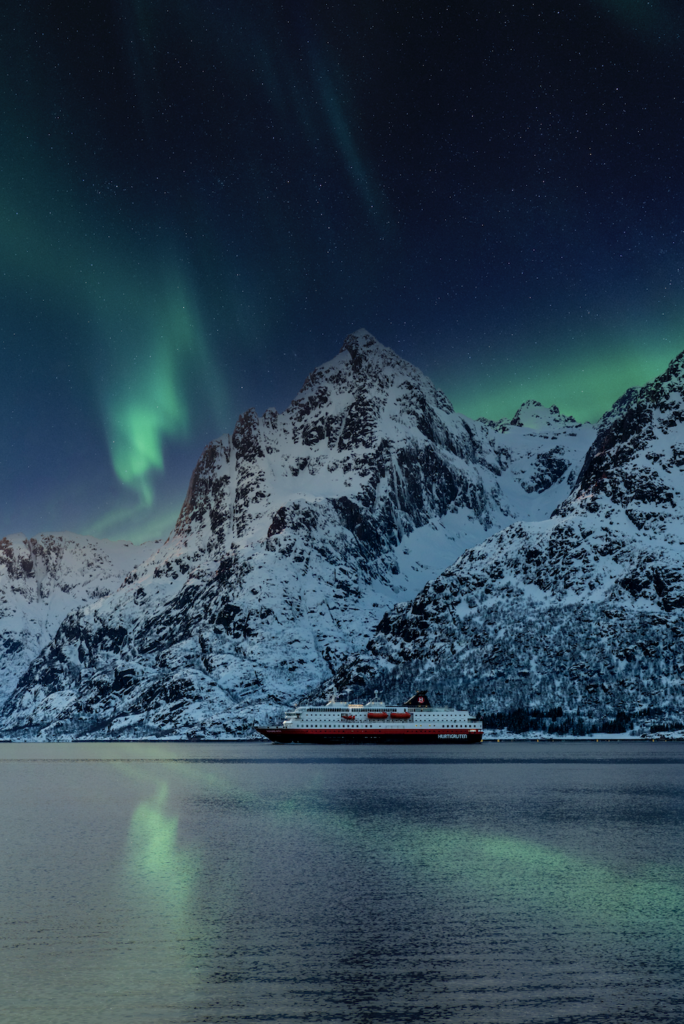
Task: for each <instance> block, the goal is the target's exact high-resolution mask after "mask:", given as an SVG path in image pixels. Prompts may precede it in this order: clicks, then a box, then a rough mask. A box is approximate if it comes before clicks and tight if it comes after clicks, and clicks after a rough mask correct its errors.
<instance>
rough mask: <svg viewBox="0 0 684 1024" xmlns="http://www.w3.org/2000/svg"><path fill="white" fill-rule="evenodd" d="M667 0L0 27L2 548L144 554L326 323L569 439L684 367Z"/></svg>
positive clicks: (201, 15)
mask: <svg viewBox="0 0 684 1024" xmlns="http://www.w3.org/2000/svg"><path fill="white" fill-rule="evenodd" d="M682 7H683V5H682V3H681V0H584V2H582V3H580V2H574V0H563V3H560V2H557V3H551V2H546V0H538V2H536V3H529V2H518V3H507V2H496V3H494V2H489V0H479V2H477V3H470V2H463V0H459V2H453V3H451V4H446V3H436V2H431V0H424V2H422V3H415V2H412V3H399V2H384V3H383V2H379V0H362V2H361V0H360V2H358V3H352V2H340V3H324V2H322V0H316V2H310V0H298V2H296V3H295V2H293V3H285V4H282V3H271V2H268V0H249V2H246V0H221V2H217V0H213V2H209V0H192V2H189V0H177V2H173V0H163V2H162V0H159V2H158V0H93V2H84V0H80V2H79V0H69V2H68V3H67V2H66V0H60V2H56V0H55V2H46V0H29V2H26V0H24V2H22V0H19V2H17V3H15V4H6V5H5V6H4V8H3V11H2V13H1V14H0V19H1V25H2V31H1V33H0V47H1V54H0V56H1V61H0V75H1V77H0V83H1V85H0V88H1V90H2V92H1V95H2V103H1V110H2V122H1V123H2V146H1V149H0V222H1V225H2V228H1V231H0V269H1V275H0V282H1V283H0V352H1V359H2V362H1V372H0V535H2V534H6V533H12V532H23V533H27V534H32V533H36V532H38V531H41V530H58V529H69V530H74V531H76V532H80V533H91V534H94V535H96V536H103V537H104V536H107V537H127V538H129V539H133V540H142V539H146V538H150V537H158V536H163V535H164V534H165V532H168V529H169V527H170V525H171V524H172V522H173V520H174V518H175V516H176V515H177V513H178V510H179V507H180V503H181V502H182V500H183V497H184V493H185V490H186V487H187V484H188V480H189V477H190V473H191V471H192V468H193V466H194V464H195V462H196V460H197V458H198V457H199V455H200V453H201V451H202V448H203V447H204V445H205V444H206V443H207V442H208V441H209V440H211V439H212V438H213V437H215V436H218V435H219V434H221V433H223V432H225V431H226V430H232V428H233V426H234V423H235V420H236V418H237V416H238V415H239V413H240V412H242V411H243V410H244V409H246V408H249V407H250V406H254V407H255V408H256V409H257V411H258V412H259V413H262V412H263V411H264V409H266V408H268V407H269V406H275V407H276V408H278V409H283V408H284V407H285V406H286V405H287V404H288V403H289V401H290V400H291V399H292V397H294V395H295V394H296V392H297V391H298V389H299V387H300V386H301V384H302V382H303V380H304V378H305V377H306V375H307V374H308V373H309V371H310V370H311V369H313V368H314V367H315V366H316V365H318V364H319V363H321V362H323V361H325V360H327V359H329V358H331V357H332V356H333V355H334V354H335V353H336V352H337V351H338V350H339V348H340V345H341V343H342V341H343V339H344V337H345V335H346V334H348V333H349V332H350V331H352V330H355V329H357V328H359V327H366V328H367V329H368V330H370V331H371V332H372V333H373V334H375V335H376V337H377V338H378V339H379V340H380V341H382V342H383V343H385V344H387V345H390V346H392V347H393V348H395V350H396V351H398V352H399V353H400V354H401V355H403V356H404V357H406V358H407V359H410V360H411V361H412V362H414V363H416V364H417V365H418V366H420V367H421V369H423V370H424V371H425V372H426V373H427V374H428V375H429V376H431V377H432V379H433V380H434V381H435V383H437V384H438V385H439V386H441V387H442V388H443V389H444V390H445V391H446V392H447V394H448V395H449V397H450V398H451V400H452V402H453V403H454V406H455V408H456V409H457V411H459V412H463V413H466V414H467V415H471V416H481V415H485V416H488V417H490V418H498V417H500V416H511V415H512V414H513V412H514V411H515V409H516V408H517V407H518V406H519V404H520V403H521V402H522V401H524V400H525V399H528V398H535V399H537V400H539V401H541V402H542V403H544V404H547V405H549V404H553V403H555V404H557V405H558V406H559V407H560V408H561V411H563V412H566V413H571V414H572V415H574V416H576V417H577V418H579V419H596V418H597V417H598V416H599V415H600V414H601V413H602V412H603V411H605V409H606V408H607V407H609V406H610V404H611V403H612V402H613V401H614V400H615V399H616V398H617V397H618V396H619V395H620V394H621V393H622V392H623V391H624V390H625V389H626V388H627V387H629V386H632V385H639V384H642V383H644V382H645V381H646V380H648V379H650V378H652V377H653V376H655V375H656V374H657V373H659V372H661V371H662V370H663V369H664V368H665V366H666V365H667V362H668V361H669V359H671V358H672V357H673V356H674V355H675V354H677V353H678V352H679V351H680V350H681V349H683V348H684V331H683V329H682V328H683V326H684V324H683V321H682V314H683V312H684V309H683V304H682V288H683V280H682V269H683V267H684V141H683V128H684V61H683V59H682V58H683V47H684V13H683V12H682Z"/></svg>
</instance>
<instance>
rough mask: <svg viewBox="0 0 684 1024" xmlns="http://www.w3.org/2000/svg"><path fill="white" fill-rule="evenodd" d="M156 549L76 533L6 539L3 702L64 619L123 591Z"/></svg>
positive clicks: (0, 596) (1, 553) (0, 600)
mask: <svg viewBox="0 0 684 1024" xmlns="http://www.w3.org/2000/svg"><path fill="white" fill-rule="evenodd" d="M155 547H156V545H155V544H152V543H151V544H141V545H134V544H127V543H115V542H112V541H100V540H94V539H93V538H92V537H79V536H76V535H75V534H73V533H43V534H40V535H39V536H38V537H31V538H27V537H24V536H23V535H21V534H13V535H12V536H10V537H3V538H2V539H0V702H1V701H3V700H4V699H5V698H6V697H7V696H8V695H9V694H10V693H11V692H12V690H13V689H14V687H15V686H16V684H17V680H18V679H19V677H20V676H21V675H22V673H23V672H24V671H25V670H26V668H27V667H28V665H29V664H30V662H31V661H32V660H33V659H34V658H35V657H36V656H37V655H38V654H40V652H41V651H42V650H43V648H44V647H45V645H46V644H48V643H49V642H50V640H52V638H53V637H54V635H55V633H56V632H57V629H58V627H59V625H60V623H61V622H62V621H63V619H65V618H66V616H67V615H68V614H69V613H70V612H72V611H74V610H75V609H77V608H80V607H81V606H82V605H84V604H90V603H92V602H93V601H97V600H99V599H100V598H103V597H106V596H107V595H108V594H110V593H112V591H114V590H117V589H118V588H119V586H120V585H121V583H122V582H123V580H124V577H125V576H126V574H127V573H129V572H130V571H131V569H133V567H134V566H135V564H136V562H139V561H144V560H145V558H147V557H148V556H149V555H150V554H151V553H152V551H153V550H154V548H155Z"/></svg>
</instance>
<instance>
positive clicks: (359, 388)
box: [3, 331, 596, 738]
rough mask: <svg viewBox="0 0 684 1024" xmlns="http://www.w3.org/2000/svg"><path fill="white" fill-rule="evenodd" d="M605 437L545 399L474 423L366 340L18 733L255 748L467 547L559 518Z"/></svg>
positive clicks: (212, 494)
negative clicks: (298, 700) (261, 723)
mask: <svg viewBox="0 0 684 1024" xmlns="http://www.w3.org/2000/svg"><path fill="white" fill-rule="evenodd" d="M595 434H596V431H595V428H594V427H592V426H590V425H584V426H580V425H578V424H577V423H575V421H574V420H572V419H571V418H569V417H563V416H561V415H560V413H559V412H558V410H557V409H551V410H545V409H542V407H541V406H539V405H537V404H536V403H527V404H526V405H525V406H523V407H522V408H521V410H520V411H519V413H518V414H517V415H516V416H515V417H514V418H513V420H511V421H509V422H499V423H497V424H493V423H487V422H474V421H471V420H468V419H465V418H464V417H462V416H458V415H457V414H456V413H455V412H454V411H453V409H452V407H451V404H450V403H449V401H448V400H447V398H446V397H445V395H444V394H442V392H440V391H439V390H438V389H437V388H435V387H434V385H433V384H432V383H431V382H430V381H429V380H428V379H427V378H426V377H425V376H424V375H423V374H422V373H421V372H420V371H419V370H418V369H417V368H416V367H414V366H412V365H410V364H409V363H407V362H405V361H404V360H402V359H400V358H399V357H398V356H397V355H396V354H395V353H394V352H392V351H391V350H390V349H387V348H385V347H384V346H383V345H381V344H379V343H378V342H377V341H376V340H375V339H374V338H373V337H372V336H371V335H369V334H368V333H367V332H366V331H357V332H355V333H354V334H352V335H350V336H349V337H348V338H347V339H346V341H345V343H344V346H343V348H342V350H341V352H340V353H339V354H338V355H337V356H336V357H335V358H334V359H332V360H331V361H330V362H329V363H326V364H325V365H323V366H321V367H320V368H319V369H317V370H316V371H314V373H312V374H311V376H310V377H309V378H308V379H307V381H306V382H305V384H304V386H303V388H302V390H301V392H300V393H299V395H298V396H297V397H296V398H295V400H294V401H293V402H292V404H291V405H290V407H289V408H288V409H287V410H286V411H285V412H284V413H282V414H278V413H276V411H275V410H268V411H267V412H266V413H265V414H264V415H263V416H262V417H258V416H257V415H256V414H255V413H254V412H253V411H249V412H247V413H245V414H244V415H243V416H242V417H241V418H240V420H239V421H238V424H237V426H236V428H235V430H234V432H233V434H232V436H228V435H226V436H224V437H221V438H219V439H218V440H216V441H215V442H213V443H212V444H210V445H209V446H208V447H207V449H206V450H205V452H204V454H203V455H202V457H201V459H200V461H199V463H198V465H197V467H196V469H195V472H194V473H193V477H192V480H191V482H190V487H189V490H188V495H187V498H186V500H185V503H184V505H183V508H182V510H181V513H180V516H179V519H178V522H177V525H176V528H175V530H174V532H173V534H172V535H171V537H170V538H169V540H168V541H167V542H166V544H164V545H163V546H161V547H160V548H159V549H158V550H156V551H155V552H154V553H152V554H151V556H150V557H149V558H148V559H147V560H146V561H145V562H144V563H143V564H141V565H138V567H137V568H136V569H135V570H133V571H131V572H130V573H129V574H128V575H127V577H126V580H125V582H124V584H123V585H122V587H121V588H120V589H119V590H117V591H116V592H115V593H112V594H111V595H110V596H107V597H103V598H101V599H98V600H95V601H93V602H92V603H90V604H88V605H87V606H86V607H83V608H80V609H79V610H77V611H75V612H73V613H72V614H70V615H68V616H67V617H66V618H65V619H64V621H63V622H62V623H61V624H60V626H59V628H58V630H57V631H56V633H55V635H54V638H53V639H52V640H51V642H50V643H49V644H48V645H46V647H45V648H44V650H43V651H42V652H41V653H40V654H39V656H38V657H36V658H35V659H34V660H33V661H32V663H31V665H30V666H29V667H28V669H27V670H26V672H25V673H24V675H23V677H22V678H21V681H20V683H19V685H18V686H17V689H16V690H15V692H14V693H13V695H12V696H11V697H10V698H9V700H8V701H7V703H6V705H5V708H4V721H3V725H4V728H5V729H6V730H12V731H13V733H14V734H15V735H25V736H34V735H40V736H44V737H46V738H51V737H55V738H56V737H59V736H70V735H117V736H125V735H177V736H192V735H197V736H204V735H206V736H212V735H214V736H222V735H226V734H227V733H228V734H231V733H232V734H240V732H241V731H244V730H247V729H250V728H251V724H252V722H253V721H254V719H255V718H256V717H259V716H261V715H263V714H264V713H265V711H266V710H267V709H269V708H270V709H272V708H273V706H274V705H277V703H279V702H288V701H290V700H292V698H293V697H295V696H298V695H300V694H302V693H303V692H306V691H308V690H310V689H311V688H312V687H316V686H318V685H320V683H321V681H322V680H324V679H325V678H328V677H329V676H330V674H331V673H332V672H333V671H335V670H336V669H337V668H338V667H339V666H340V665H341V664H342V662H343V659H346V658H347V657H348V656H349V655H350V654H351V653H353V652H354V651H355V650H363V649H364V648H365V647H366V645H367V643H368V642H369V641H370V640H371V638H372V636H373V635H374V628H375V625H376V623H377V621H378V620H379V619H380V618H381V617H382V616H383V614H384V613H385V612H387V611H388V610H389V609H390V608H392V607H393V606H394V604H395V603H396V602H397V600H402V599H406V598H411V597H413V596H414V595H415V594H416V593H417V592H418V591H419V590H420V588H421V587H423V586H424V585H425V584H426V582H427V581H428V580H429V579H432V578H434V577H435V576H437V575H438V574H439V573H440V572H441V571H442V570H443V569H444V568H445V567H446V566H448V565H449V564H451V563H452V562H453V561H454V559H456V558H457V557H458V556H459V555H461V554H462V552H463V551H465V550H466V549H468V548H472V547H473V546H474V545H478V544H480V543H481V542H482V541H484V540H485V538H486V537H488V536H490V535H491V534H493V533H495V532H497V531H499V530H500V529H502V528H503V527H505V526H506V525H507V524H510V523H512V522H516V521H518V520H521V519H541V518H546V517H548V516H549V515H550V513H551V511H552V510H553V508H555V507H556V506H557V505H558V504H559V503H560V502H561V501H562V500H563V499H564V498H566V497H567V495H568V494H569V493H570V490H571V487H572V485H573V484H574V483H575V481H576V479H577V475H578V473H579V471H580V469H581V467H582V464H583V461H584V457H585V454H586V451H587V449H588V448H589V446H590V444H591V443H592V441H593V440H594V437H595Z"/></svg>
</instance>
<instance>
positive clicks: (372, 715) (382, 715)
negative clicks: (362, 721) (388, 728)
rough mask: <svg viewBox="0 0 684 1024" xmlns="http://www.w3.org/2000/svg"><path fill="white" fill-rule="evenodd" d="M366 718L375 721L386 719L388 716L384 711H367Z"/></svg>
mask: <svg viewBox="0 0 684 1024" xmlns="http://www.w3.org/2000/svg"><path fill="white" fill-rule="evenodd" d="M368 717H369V718H375V719H377V718H388V717H389V716H388V714H387V712H386V711H369V712H368Z"/></svg>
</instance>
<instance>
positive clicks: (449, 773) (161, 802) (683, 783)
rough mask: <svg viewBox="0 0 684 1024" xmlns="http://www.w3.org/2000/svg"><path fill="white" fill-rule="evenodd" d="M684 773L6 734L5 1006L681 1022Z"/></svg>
mask: <svg viewBox="0 0 684 1024" xmlns="http://www.w3.org/2000/svg"><path fill="white" fill-rule="evenodd" d="M683 766H684V747H682V746H680V745H679V744H677V743H669V744H665V743H663V744H657V743H638V742H633V743H630V742H622V743H617V742H613V743H599V744H596V743H585V742H577V743H570V742H568V743H555V744H541V743H540V744H535V743H505V744H504V743H501V744H483V745H482V746H478V747H471V748H468V749H465V748H463V749H459V748H456V749H454V748H451V749H449V750H443V749H440V750H433V748H430V747H424V748H416V749H415V750H410V751H406V750H405V749H402V748H373V749H369V748H357V747H353V748H347V749H344V748H334V747H332V748H318V747H295V748H288V747H276V746H272V745H270V744H267V743H233V744H228V743H225V744H206V743H205V744H145V743H136V744H86V743H76V744H3V745H2V746H0V772H1V774H2V786H1V787H0V815H1V816H0V856H1V861H0V863H1V864H2V874H1V876H0V949H1V954H0V972H1V977H0V1020H2V1021H3V1022H4V1024H46V1022H49V1024H67V1022H68V1024H94V1022H97V1024H122V1022H129V1021H130V1022H135V1024H145V1022H150V1024H175V1022H182V1024H195V1022H220V1021H239V1022H247V1021H257V1022H280V1021H282V1022H288V1024H290V1022H299V1021H301V1022H307V1024H312V1022H313V1024H315V1022H318V1021H321V1022H338V1021H339V1022H347V1021H349V1022H359V1024H366V1022H368V1024H370V1022H374V1024H375V1022H382V1021H387V1022H393V1024H395V1022H396V1024H402V1022H412V1021H421V1022H424V1021H427V1022H442V1021H444V1022H446V1021H459V1022H460V1021H463V1022H477V1024H494V1022H499V1021H500V1022H506V1024H508V1022H526V1021H549V1022H550V1021H572V1022H578V1024H579V1022H590V1021H591V1022H599V1021H600V1022H607V1021H616V1022H617V1021H619V1022H621V1024H628V1022H636V1021H649V1022H653V1021H668V1022H670V1021H672V1022H675V1021H677V1022H681V1020H682V1019H684V997H683V995H682V984H681V979H682V972H683V968H684V872H682V850H683V849H684V843H683V840H684V775H683V774H682V768H683Z"/></svg>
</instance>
